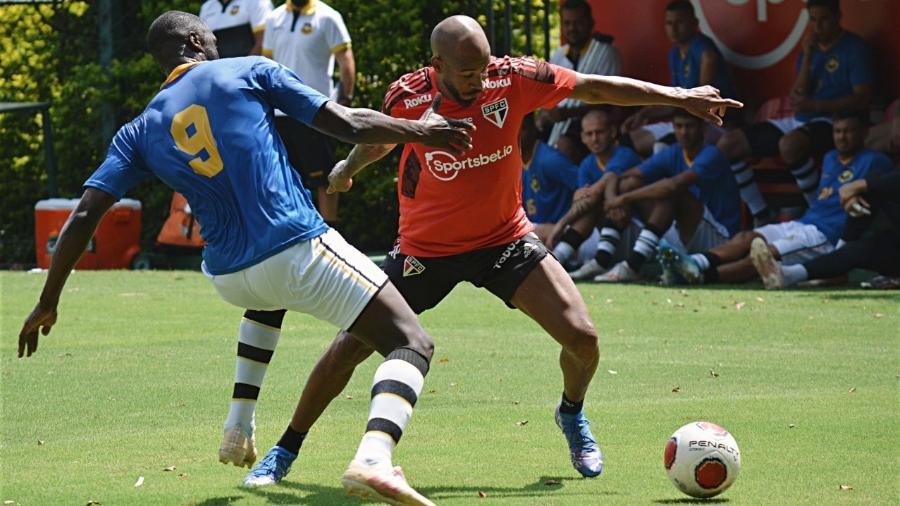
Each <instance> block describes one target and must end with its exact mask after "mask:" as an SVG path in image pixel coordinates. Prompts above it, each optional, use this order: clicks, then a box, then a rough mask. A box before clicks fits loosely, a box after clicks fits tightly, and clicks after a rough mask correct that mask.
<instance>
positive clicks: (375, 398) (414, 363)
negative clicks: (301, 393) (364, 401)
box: [355, 348, 428, 466]
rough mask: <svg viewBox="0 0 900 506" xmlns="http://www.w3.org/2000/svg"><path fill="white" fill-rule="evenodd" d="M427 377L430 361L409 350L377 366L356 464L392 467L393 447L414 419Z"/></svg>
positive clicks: (396, 352)
mask: <svg viewBox="0 0 900 506" xmlns="http://www.w3.org/2000/svg"><path fill="white" fill-rule="evenodd" d="M427 373H428V360H426V359H425V357H423V356H422V355H420V354H419V353H417V352H415V351H413V350H411V349H409V348H398V349H396V350H394V351H392V352H391V353H390V354H388V356H387V358H385V360H384V362H382V363H381V365H380V366H378V369H377V370H376V371H375V379H374V380H373V381H372V403H371V405H370V407H369V421H368V423H367V424H366V433H365V434H364V435H363V438H362V441H361V442H360V443H359V449H358V450H357V451H356V457H355V459H356V460H358V461H361V462H365V463H366V464H367V465H370V466H373V465H379V466H380V465H387V466H391V455H392V454H393V451H394V446H396V445H397V443H399V442H400V438H401V437H402V436H403V431H404V430H405V429H406V425H407V424H408V423H409V419H410V418H411V417H412V412H413V407H414V406H415V405H416V400H418V398H419V394H420V393H421V392H422V385H423V384H424V383H425V374H427Z"/></svg>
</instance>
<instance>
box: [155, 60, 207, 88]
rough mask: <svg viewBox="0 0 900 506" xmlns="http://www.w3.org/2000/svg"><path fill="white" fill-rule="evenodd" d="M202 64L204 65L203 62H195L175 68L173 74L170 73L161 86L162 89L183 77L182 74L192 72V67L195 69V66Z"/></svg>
mask: <svg viewBox="0 0 900 506" xmlns="http://www.w3.org/2000/svg"><path fill="white" fill-rule="evenodd" d="M201 63H203V62H199V61H193V62H189V63H182V64H181V65H179V66H177V67H175V68H174V69H172V72H170V73H169V75H168V76H167V77H166V80H165V81H163V83H162V84H161V85H160V88H164V87H165V86H166V85H167V84H169V83H171V82H172V81H174V80H176V79H178V77H179V76H181V74H184V73H185V72H187V71H188V70H190V69H191V67H193V66H194V65H199V64H201Z"/></svg>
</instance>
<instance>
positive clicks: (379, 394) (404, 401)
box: [372, 392, 413, 407]
mask: <svg viewBox="0 0 900 506" xmlns="http://www.w3.org/2000/svg"><path fill="white" fill-rule="evenodd" d="M382 395H390V396H391V397H396V398H397V399H399V400H401V401H403V403H404V404H406V405H407V406H409V407H413V405H412V404H411V403H410V402H409V401H408V400H406V399H405V398H403V397H402V396H399V395H397V394H395V393H393V392H379V393H378V395H376V396H375V397H380V396H382ZM375 397H372V399H375Z"/></svg>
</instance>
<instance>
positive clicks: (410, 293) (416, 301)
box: [245, 16, 742, 484]
mask: <svg viewBox="0 0 900 506" xmlns="http://www.w3.org/2000/svg"><path fill="white" fill-rule="evenodd" d="M431 47H432V51H433V56H432V59H431V64H432V65H431V66H430V67H425V68H421V69H419V70H416V71H415V72H412V73H410V74H406V75H404V76H403V77H401V78H400V79H398V80H397V81H396V82H394V83H393V84H392V85H391V86H390V89H389V90H388V93H387V95H386V97H385V100H384V106H383V112H384V113H386V114H389V115H391V116H394V117H398V118H407V119H413V118H418V117H419V116H421V115H422V114H423V112H425V111H426V110H427V109H428V108H429V107H430V106H432V103H433V102H434V101H435V100H439V97H442V99H443V100H442V101H441V103H440V104H439V106H438V107H437V108H436V110H437V111H438V112H439V113H440V114H441V115H442V116H444V117H446V118H452V119H455V120H458V121H463V122H467V123H471V124H473V125H474V126H475V132H474V133H473V135H472V145H473V147H472V149H471V150H470V151H468V152H467V153H466V154H464V155H456V154H453V153H449V152H447V151H445V150H441V149H433V148H429V147H426V146H423V145H420V144H406V145H405V146H404V150H403V155H402V157H401V161H400V177H399V179H398V183H397V185H398V192H399V198H400V230H399V239H398V242H397V243H396V245H395V247H394V250H393V251H392V252H391V253H390V254H389V255H388V257H387V258H386V260H385V263H384V265H383V266H382V269H383V270H384V271H385V272H386V273H387V274H388V276H389V277H390V279H391V281H392V282H393V283H394V284H395V285H396V286H397V288H398V290H400V293H401V294H403V297H404V298H405V299H406V300H407V302H408V303H409V305H410V307H412V309H413V310H414V311H415V312H416V313H421V312H422V311H425V310H427V309H430V308H432V307H434V306H435V305H437V304H438V303H439V302H440V301H441V300H443V299H444V297H446V296H447V294H449V293H450V291H451V290H452V289H453V287H454V286H455V285H456V284H458V283H460V282H462V281H468V282H470V283H472V284H474V285H475V286H479V287H484V288H487V289H488V291H490V292H491V293H493V294H494V295H496V296H497V297H499V298H500V299H501V300H503V301H504V302H506V304H507V305H508V306H509V307H511V308H518V309H519V310H521V311H522V312H524V313H525V314H527V315H528V316H530V317H531V318H533V319H534V320H535V321H536V322H537V323H538V324H540V325H541V326H542V327H543V328H544V329H545V330H546V331H547V332H548V333H549V334H550V335H551V336H552V337H553V338H554V339H555V340H556V341H557V342H559V344H560V345H561V346H562V351H561V354H560V366H561V368H562V372H563V394H562V399H561V401H560V404H559V406H558V407H557V410H556V421H557V424H558V425H559V426H560V428H561V429H562V431H563V434H564V435H565V437H566V440H567V442H568V446H569V452H570V455H571V459H572V464H573V465H574V466H575V469H576V470H578V472H579V473H581V474H582V475H583V476H588V477H592V476H597V475H599V474H600V472H601V471H602V469H603V456H602V453H601V452H600V448H599V446H598V445H597V443H596V440H595V439H594V437H593V435H592V434H591V431H590V429H589V423H588V420H587V419H586V418H585V416H584V414H583V411H582V404H583V402H584V398H585V394H586V392H587V388H588V384H589V383H590V381H591V378H592V376H593V375H594V371H595V370H596V369H597V364H598V361H599V354H600V352H599V347H598V344H597V333H596V331H595V330H594V325H593V323H592V321H591V317H590V315H589V314H588V310H587V307H586V305H585V303H584V301H583V300H582V297H581V294H580V293H579V292H578V290H577V288H576V287H575V284H574V283H573V282H572V280H571V279H570V278H569V276H568V275H567V274H566V272H565V270H564V269H563V267H562V266H561V265H560V264H559V262H557V261H556V259H555V258H554V257H553V256H552V255H548V251H547V249H546V248H545V247H544V246H543V244H541V242H540V241H539V240H538V239H537V237H536V236H535V235H534V234H533V233H532V228H533V226H532V224H531V223H530V222H529V221H528V219H527V217H526V215H525V212H524V210H523V209H522V202H521V197H520V195H521V188H520V185H521V184H522V183H521V180H522V178H521V167H522V160H521V157H520V153H519V149H518V142H517V139H518V135H519V125H521V123H522V118H523V117H524V116H525V115H526V114H529V113H531V112H533V111H534V110H536V109H539V108H550V107H553V106H554V105H556V104H557V103H558V102H559V101H560V100H562V99H564V98H567V97H570V98H574V99H578V100H583V101H585V102H589V103H595V104H599V103H609V104H616V105H625V106H635V105H651V104H658V105H668V106H676V107H682V108H685V109H687V110H688V111H690V112H691V113H693V114H695V115H697V116H699V117H701V118H704V119H706V120H709V121H713V122H714V123H716V124H721V117H720V116H721V114H722V113H723V112H724V109H725V108H726V107H741V106H742V105H741V104H740V103H739V102H736V101H734V100H729V99H724V98H721V97H720V96H719V93H718V90H716V89H715V88H712V87H710V86H703V87H700V88H693V89H681V88H670V87H667V86H659V85H655V84H651V83H646V82H643V81H637V80H634V79H628V78H623V77H611V76H598V75H587V74H580V73H577V72H574V71H571V70H568V69H564V68H562V67H558V66H555V65H551V64H548V63H546V62H543V61H539V60H535V59H534V58H530V57H522V58H514V57H509V56H505V57H502V58H496V57H493V56H491V54H490V46H489V44H488V41H487V38H486V37H485V35H484V32H483V30H482V28H481V26H480V25H479V24H478V22H477V21H475V20H474V19H472V18H469V17H466V16H452V17H449V18H447V19H445V20H443V21H442V22H440V23H439V24H438V25H437V26H436V27H435V28H434V31H433V32H432V35H431ZM393 148H394V145H390V144H389V145H358V146H356V147H355V148H353V150H352V151H351V153H350V155H349V156H348V157H347V159H346V160H344V161H341V162H339V163H338V164H337V165H336V166H335V168H334V169H333V170H332V172H331V174H330V176H329V181H330V187H329V190H330V191H339V192H344V191H347V190H349V189H350V186H351V185H352V179H351V178H352V176H353V175H354V174H356V173H357V172H358V171H360V170H361V169H362V168H363V167H365V166H367V165H369V164H371V163H373V162H375V161H376V160H378V159H380V158H382V157H384V156H385V155H387V154H388V153H389V152H390V151H391V150H392V149H393ZM352 330H353V329H349V331H350V332H344V333H343V334H342V335H341V336H339V337H338V339H337V340H336V341H335V343H334V344H333V345H332V346H331V347H330V348H329V349H328V351H326V353H325V354H324V355H323V356H322V358H321V359H320V360H319V362H318V363H317V364H316V366H315V368H314V369H313V371H312V373H311V376H310V378H309V381H308V382H307V384H306V386H305V388H304V390H303V394H302V396H301V399H300V403H299V404H298V406H297V410H296V412H295V414H294V418H293V420H292V421H291V424H290V426H289V427H288V429H287V431H286V432H285V435H284V436H283V437H282V440H281V441H279V445H278V446H276V447H275V448H278V447H279V446H282V443H284V444H290V445H292V446H293V447H292V448H289V450H290V451H292V452H293V453H294V454H296V453H297V451H298V450H299V447H300V442H302V440H303V438H305V436H306V433H307V432H308V431H309V429H310V427H311V426H312V424H313V422H314V421H315V420H316V419H317V418H318V417H319V416H320V415H321V413H322V411H323V410H324V409H325V407H326V406H327V405H328V403H329V402H330V401H331V400H332V399H333V398H334V397H336V396H337V395H338V394H339V393H340V392H341V390H343V388H344V386H345V385H346V383H347V381H349V379H350V376H351V374H352V373H353V370H354V368H355V367H356V365H357V364H359V363H361V362H362V361H363V360H365V359H366V358H367V357H368V356H369V355H371V354H372V352H373V351H376V350H373V349H372V348H371V347H369V346H367V345H366V344H364V343H363V342H361V341H359V340H357V339H356V338H355V337H353V335H352ZM326 372H327V374H326ZM335 378H344V381H343V382H339V381H335ZM384 433H385V434H384V437H385V440H386V444H393V443H394V442H396V440H393V441H392V438H393V436H392V434H393V432H392V431H391V430H390V427H388V426H386V427H385V428H384ZM275 448H273V451H274V450H275ZM270 453H272V452H270ZM279 453H280V452H279ZM280 464H281V465H282V467H283V465H284V464H285V463H280ZM269 465H270V466H274V465H275V464H274V463H271V464H269ZM287 465H290V463H287ZM265 466H266V464H265V460H264V461H263V463H262V464H261V465H258V466H257V468H256V469H254V470H253V471H251V474H253V473H257V475H261V474H265ZM273 481H276V480H264V481H260V482H259V484H263V483H264V482H273ZM245 483H246V482H245Z"/></svg>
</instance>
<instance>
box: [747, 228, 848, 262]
mask: <svg viewBox="0 0 900 506" xmlns="http://www.w3.org/2000/svg"><path fill="white" fill-rule="evenodd" d="M753 231H754V232H756V233H757V234H759V235H761V236H763V238H765V240H766V242H767V243H769V244H771V245H772V246H774V247H775V249H776V250H778V254H780V255H781V261H782V262H783V263H784V264H785V265H791V264H799V263H803V262H805V261H807V260H812V259H813V258H816V257H818V256H822V255H824V254H826V253H830V252H832V251H834V246H832V244H831V243H830V242H828V238H827V237H825V234H823V233H822V232H820V231H819V229H818V228H816V226H815V225H808V224H806V223H800V222H798V221H786V222H784V223H773V224H771V225H766V226H764V227H760V228H755V229H753Z"/></svg>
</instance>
